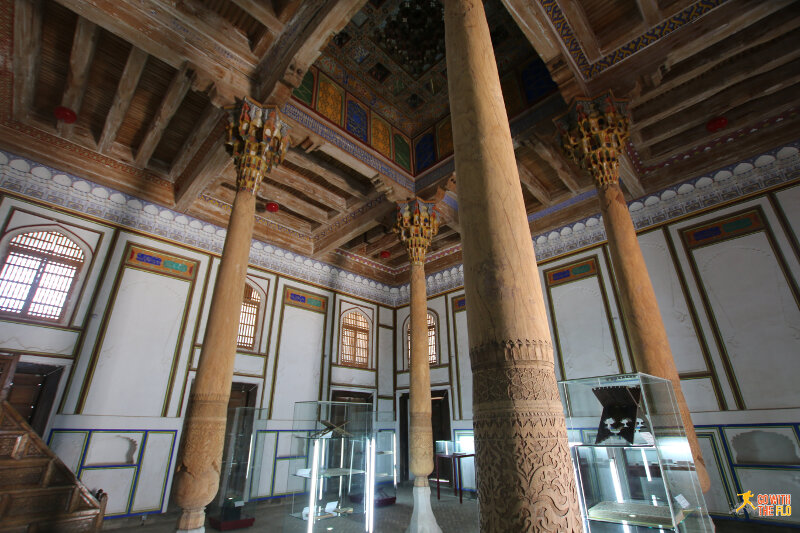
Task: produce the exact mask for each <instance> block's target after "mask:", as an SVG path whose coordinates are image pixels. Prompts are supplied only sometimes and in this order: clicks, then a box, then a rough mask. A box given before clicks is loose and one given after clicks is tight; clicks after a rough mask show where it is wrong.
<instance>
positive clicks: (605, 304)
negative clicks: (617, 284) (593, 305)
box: [584, 255, 634, 373]
mask: <svg viewBox="0 0 800 533" xmlns="http://www.w3.org/2000/svg"><path fill="white" fill-rule="evenodd" d="M592 257H593V258H594V260H595V262H596V264H597V283H598V285H599V286H600V294H601V295H602V297H603V307H605V310H606V321H607V322H608V330H609V332H610V333H611V341H612V342H613V343H614V353H615V354H616V356H617V368H618V369H619V371H620V373H622V372H625V364H624V362H623V360H622V350H621V349H620V345H619V339H618V338H617V330H616V328H615V327H614V320H613V319H612V318H611V305H610V304H609V303H608V293H607V292H606V284H605V283H604V282H603V272H602V270H601V269H600V258H599V257H598V256H597V255H594V256H592ZM605 266H606V268H609V264H608V263H606V265H605ZM588 277H591V276H588ZM584 279H586V278H584ZM612 288H613V285H612ZM620 318H622V316H620ZM624 331H626V330H625V328H624V327H623V332H624ZM629 357H630V359H631V367H634V364H633V354H629Z"/></svg>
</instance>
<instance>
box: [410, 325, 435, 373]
mask: <svg viewBox="0 0 800 533" xmlns="http://www.w3.org/2000/svg"><path fill="white" fill-rule="evenodd" d="M406 350H407V353H408V366H409V368H411V321H410V320H409V322H408V327H406ZM428 362H429V363H430V364H431V365H435V364H437V363H438V362H439V358H438V356H437V354H436V319H434V318H433V315H432V314H430V313H428Z"/></svg>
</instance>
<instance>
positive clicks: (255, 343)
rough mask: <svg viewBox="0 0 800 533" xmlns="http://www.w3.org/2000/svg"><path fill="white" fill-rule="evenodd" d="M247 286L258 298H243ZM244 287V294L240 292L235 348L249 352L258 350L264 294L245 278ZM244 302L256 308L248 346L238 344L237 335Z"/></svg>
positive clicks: (239, 333) (240, 325)
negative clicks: (250, 340) (250, 341)
mask: <svg viewBox="0 0 800 533" xmlns="http://www.w3.org/2000/svg"><path fill="white" fill-rule="evenodd" d="M248 287H249V288H250V290H251V291H252V292H253V293H254V294H256V295H257V296H258V298H259V299H258V300H247V299H245V294H246V293H247V288H248ZM244 289H245V294H242V305H241V307H240V311H239V323H238V324H237V326H236V350H237V351H241V350H245V351H251V352H258V349H259V344H260V340H261V339H260V338H259V337H260V334H261V327H260V326H261V324H260V319H262V318H263V313H262V307H263V305H264V299H265V295H264V294H263V293H262V291H261V290H260V289H259V287H258V285H257V284H255V283H253V282H251V281H250V280H249V279H246V280H245V282H244ZM246 304H250V305H254V306H255V308H256V312H255V318H254V320H253V342H252V344H250V346H244V345H241V344H239V336H240V335H241V330H240V328H241V327H242V314H243V311H244V306H245V305H246Z"/></svg>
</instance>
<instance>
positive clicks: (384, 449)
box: [375, 411, 397, 507]
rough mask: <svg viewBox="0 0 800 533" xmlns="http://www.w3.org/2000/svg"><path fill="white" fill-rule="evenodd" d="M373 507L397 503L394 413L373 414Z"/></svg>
mask: <svg viewBox="0 0 800 533" xmlns="http://www.w3.org/2000/svg"><path fill="white" fill-rule="evenodd" d="M375 425H376V428H375V506H376V507H383V506H385V505H391V504H393V503H395V502H396V501H397V435H396V433H395V429H394V412H392V411H378V412H376V413H375Z"/></svg>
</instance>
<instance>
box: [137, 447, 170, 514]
mask: <svg viewBox="0 0 800 533" xmlns="http://www.w3.org/2000/svg"><path fill="white" fill-rule="evenodd" d="M174 440H175V434H174V433H172V432H169V433H157V432H152V431H151V432H150V433H148V434H147V442H146V443H145V448H144V451H143V453H142V463H141V466H140V467H139V477H138V479H137V480H136V493H135V494H134V497H133V503H132V505H131V512H134V513H135V512H143V511H155V510H159V509H161V504H162V503H163V502H162V500H163V498H164V488H165V485H166V482H167V473H168V472H169V469H170V461H171V460H172V452H173V448H174V447H175V446H176V443H175V442H174Z"/></svg>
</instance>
